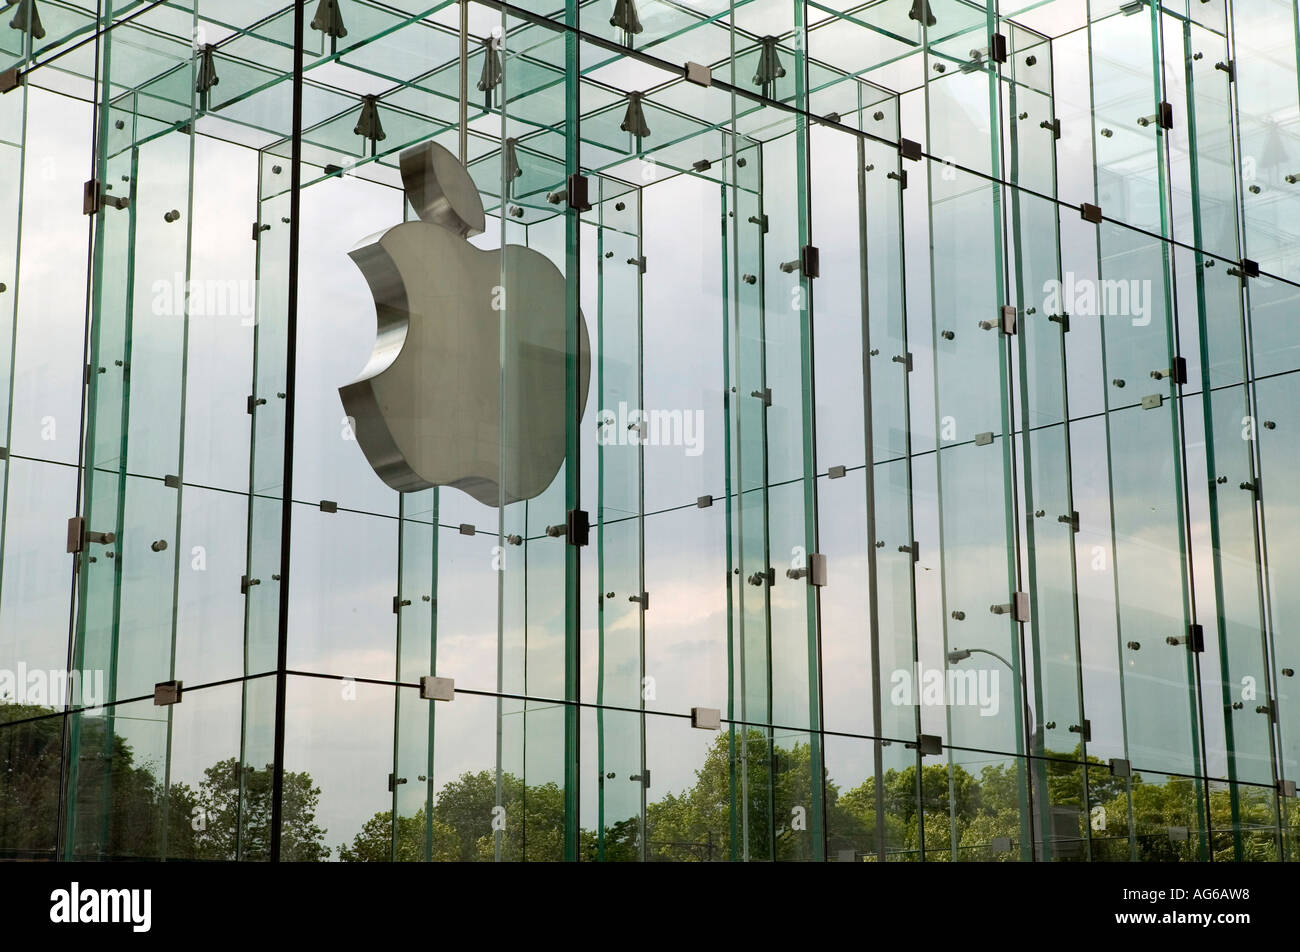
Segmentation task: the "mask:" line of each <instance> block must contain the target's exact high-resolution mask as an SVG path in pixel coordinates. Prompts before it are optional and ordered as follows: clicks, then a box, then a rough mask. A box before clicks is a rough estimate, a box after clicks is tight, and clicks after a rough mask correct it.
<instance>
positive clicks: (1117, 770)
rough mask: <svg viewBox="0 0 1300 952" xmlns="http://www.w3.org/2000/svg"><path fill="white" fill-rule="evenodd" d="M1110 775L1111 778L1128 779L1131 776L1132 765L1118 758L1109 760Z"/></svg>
mask: <svg viewBox="0 0 1300 952" xmlns="http://www.w3.org/2000/svg"><path fill="white" fill-rule="evenodd" d="M1110 775H1111V776H1112V777H1129V776H1132V775H1133V765H1132V764H1130V763H1129V762H1128V761H1127V760H1123V759H1121V758H1119V757H1112V758H1111V759H1110Z"/></svg>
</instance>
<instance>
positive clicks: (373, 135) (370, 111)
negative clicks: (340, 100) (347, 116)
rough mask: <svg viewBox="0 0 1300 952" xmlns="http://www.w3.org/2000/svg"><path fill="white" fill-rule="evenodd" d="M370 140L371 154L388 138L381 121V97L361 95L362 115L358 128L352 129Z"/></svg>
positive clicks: (358, 119)
mask: <svg viewBox="0 0 1300 952" xmlns="http://www.w3.org/2000/svg"><path fill="white" fill-rule="evenodd" d="M352 131H353V132H355V133H356V134H357V135H359V136H362V137H364V138H365V139H367V140H368V141H369V142H370V154H371V155H374V154H375V151H376V147H377V146H378V144H379V143H380V142H383V141H384V139H386V138H387V135H386V134H385V133H384V126H383V124H382V123H381V122H380V121H379V97H378V96H362V97H361V115H360V116H358V117H357V125H356V128H355V129H353V130H352Z"/></svg>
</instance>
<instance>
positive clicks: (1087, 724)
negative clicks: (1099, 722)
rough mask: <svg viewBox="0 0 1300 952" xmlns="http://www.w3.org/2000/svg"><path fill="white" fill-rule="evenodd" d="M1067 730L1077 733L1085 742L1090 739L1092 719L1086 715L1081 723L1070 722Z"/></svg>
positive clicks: (1088, 741)
mask: <svg viewBox="0 0 1300 952" xmlns="http://www.w3.org/2000/svg"><path fill="white" fill-rule="evenodd" d="M1069 730H1070V733H1071V734H1078V735H1079V738H1080V739H1081V740H1082V741H1083V742H1084V743H1085V744H1087V743H1090V742H1091V741H1092V721H1090V720H1088V719H1087V718H1086V717H1085V718H1084V719H1083V723H1082V724H1071V725H1070V728H1069Z"/></svg>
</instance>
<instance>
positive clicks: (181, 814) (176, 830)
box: [0, 704, 330, 861]
mask: <svg viewBox="0 0 1300 952" xmlns="http://www.w3.org/2000/svg"><path fill="white" fill-rule="evenodd" d="M53 713H55V712H54V711H53V710H52V709H50V708H45V707H37V706H31V705H19V704H3V705H0V720H3V721H4V722H10V724H9V726H6V727H3V728H0V849H3V851H4V853H5V854H7V855H10V856H20V857H26V856H31V857H49V856H52V855H53V853H54V851H55V848H56V830H57V825H58V810H59V784H60V760H61V757H62V752H63V722H64V719H63V718H61V717H50V716H48V715H50V714H53ZM26 718H39V719H38V720H30V721H26V722H25V723H12V722H14V721H23V720H25V719H26ZM69 723H70V726H71V725H74V724H75V727H76V730H77V732H78V738H77V748H78V754H79V756H78V760H77V772H76V784H75V788H74V789H73V790H72V791H71V798H72V802H71V803H70V805H69V807H70V812H71V814H72V815H73V816H74V817H75V826H74V830H75V839H74V844H73V845H74V850H75V852H76V854H77V855H78V856H84V857H86V858H114V859H119V858H133V859H160V858H163V857H166V858H168V859H197V860H203V859H208V860H230V859H236V858H239V859H247V860H265V859H267V858H268V857H269V851H270V822H271V781H272V776H271V774H272V771H271V768H270V766H269V765H268V766H267V767H266V768H264V769H262V770H257V769H254V768H252V767H247V766H245V767H243V768H242V770H241V769H240V767H239V764H238V762H237V761H236V760H234V759H233V758H231V759H227V760H223V761H220V762H219V763H216V764H213V765H212V766H211V767H208V768H207V769H206V770H205V771H204V777H203V780H202V781H201V782H200V784H199V786H198V789H197V790H195V789H193V788H191V787H190V786H189V785H188V784H185V783H180V782H173V783H172V784H171V785H170V786H167V785H165V784H164V783H163V782H162V780H161V779H160V778H159V777H158V776H157V775H156V773H155V770H153V769H151V766H150V765H148V764H137V763H136V754H135V752H134V750H133V749H132V747H131V745H130V744H129V743H128V742H127V741H126V740H125V739H124V738H123V737H122V736H121V735H120V734H118V733H116V732H115V731H112V730H111V729H110V725H111V723H112V719H111V717H109V716H107V715H104V716H94V717H90V716H84V715H82V716H79V717H78V718H77V719H76V721H75V722H69ZM241 780H242V789H241ZM320 793H321V791H320V788H319V787H316V786H315V785H314V784H313V783H312V779H311V777H310V776H309V775H308V774H305V773H294V772H293V771H286V773H285V775H284V801H283V802H284V809H283V811H282V812H283V822H282V824H281V838H282V843H281V854H280V855H281V858H282V859H286V860H300V861H315V860H323V859H328V858H329V855H330V851H329V849H328V848H326V847H325V846H324V836H325V831H324V830H323V829H322V828H321V827H320V826H319V825H317V824H316V822H315V821H316V809H317V804H318V803H319V800H320ZM237 846H238V850H237Z"/></svg>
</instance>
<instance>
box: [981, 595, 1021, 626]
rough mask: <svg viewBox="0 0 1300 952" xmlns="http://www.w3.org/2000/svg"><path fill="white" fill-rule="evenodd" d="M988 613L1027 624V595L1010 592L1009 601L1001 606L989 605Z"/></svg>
mask: <svg viewBox="0 0 1300 952" xmlns="http://www.w3.org/2000/svg"><path fill="white" fill-rule="evenodd" d="M989 611H991V612H992V613H993V614H995V615H1010V616H1011V617H1012V619H1013V620H1015V621H1021V622H1027V621H1029V594H1028V593H1027V592H1012V594H1011V601H1009V602H1007V603H1005V604H1003V605H990V606H989Z"/></svg>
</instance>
